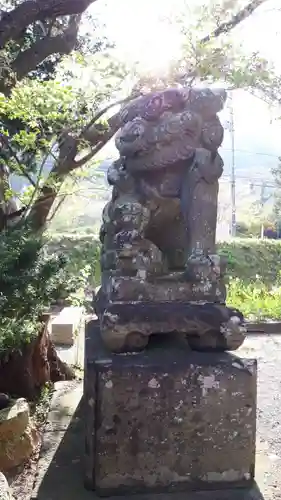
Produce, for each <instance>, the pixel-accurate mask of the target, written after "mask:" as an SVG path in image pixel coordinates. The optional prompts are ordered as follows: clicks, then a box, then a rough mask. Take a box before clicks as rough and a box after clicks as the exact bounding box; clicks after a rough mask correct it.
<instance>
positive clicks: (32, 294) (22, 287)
mask: <svg viewBox="0 0 281 500" xmlns="http://www.w3.org/2000/svg"><path fill="white" fill-rule="evenodd" d="M43 244H44V241H43V239H42V237H39V236H38V237H36V236H34V234H33V232H32V230H31V229H30V228H28V227H27V226H21V227H17V228H11V229H7V230H6V231H4V232H2V233H1V236H0V350H3V349H4V350H5V349H13V348H20V346H21V345H22V344H23V343H28V342H30V340H31V339H32V338H33V337H34V336H35V335H36V334H37V333H38V327H39V317H40V315H41V314H42V313H43V312H44V311H45V310H46V308H48V307H49V305H50V303H51V302H53V301H55V300H57V299H58V298H59V296H60V287H61V283H62V282H63V281H64V273H65V266H66V259H65V257H63V256H62V255H61V254H59V255H57V256H52V257H47V255H46V253H45V251H44V248H43Z"/></svg>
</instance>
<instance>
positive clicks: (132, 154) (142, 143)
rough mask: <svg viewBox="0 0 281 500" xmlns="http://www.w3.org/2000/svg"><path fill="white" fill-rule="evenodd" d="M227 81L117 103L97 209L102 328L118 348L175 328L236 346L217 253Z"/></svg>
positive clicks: (201, 342) (235, 315) (213, 345)
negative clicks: (103, 201)
mask: <svg viewBox="0 0 281 500" xmlns="http://www.w3.org/2000/svg"><path fill="white" fill-rule="evenodd" d="M225 101H226V93H225V91H224V90H212V89H197V88H176V89H173V88H171V89H167V90H164V91H161V92H153V93H150V94H147V95H145V96H142V97H139V98H136V99H135V100H133V101H132V102H130V103H129V104H127V105H125V106H124V107H123V109H121V111H120V123H121V128H120V130H119V132H118V134H117V137H116V147H117V149H118V151H119V153H120V158H119V159H118V160H117V161H115V162H114V163H113V164H112V165H111V167H110V168H109V171H108V182H109V184H110V185H112V186H113V190H112V199H111V201H110V202H109V203H108V204H107V205H106V207H105V208H104V212H103V224H102V227H101V232H100V239H101V242H102V252H101V268H102V285H101V289H100V291H99V293H98V296H97V297H96V312H97V314H98V316H99V318H100V324H101V332H102V336H103V338H104V340H105V342H106V343H107V345H108V346H109V347H110V348H111V349H112V350H114V351H117V352H118V351H126V350H132V349H133V350H135V349H137V348H143V347H144V346H145V345H146V344H147V342H148V339H149V335H151V334H154V333H168V332H169V333H170V332H180V333H183V334H185V335H187V336H188V341H189V344H190V346H191V347H192V348H195V349H222V350H225V349H236V348H237V347H238V346H239V345H241V343H242V342H243V339H244V331H245V328H244V326H243V317H242V315H241V313H239V312H238V311H236V310H233V309H230V308H227V307H226V306H225V299H226V293H225V286H224V283H223V268H224V265H223V263H222V262H221V261H220V258H219V257H218V256H217V255H216V253H215V235H216V219H217V199H218V180H219V178H220V176H221V174H222V172H223V161H222V158H221V157H220V155H219V154H218V148H219V147H220V146H221V144H222V140H223V127H222V125H221V123H220V120H219V118H218V115H217V114H218V113H219V112H220V111H221V110H222V109H223V106H224V103H225Z"/></svg>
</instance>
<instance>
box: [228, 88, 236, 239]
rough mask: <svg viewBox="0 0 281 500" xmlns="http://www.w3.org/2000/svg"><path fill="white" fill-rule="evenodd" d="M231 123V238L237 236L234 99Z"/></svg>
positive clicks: (231, 107)
mask: <svg viewBox="0 0 281 500" xmlns="http://www.w3.org/2000/svg"><path fill="white" fill-rule="evenodd" d="M229 109H230V123H229V131H230V134H231V236H232V237H233V238H234V237H235V236H236V179H235V141H234V132H235V130H234V110H233V103H232V98H231V99H230V104H229Z"/></svg>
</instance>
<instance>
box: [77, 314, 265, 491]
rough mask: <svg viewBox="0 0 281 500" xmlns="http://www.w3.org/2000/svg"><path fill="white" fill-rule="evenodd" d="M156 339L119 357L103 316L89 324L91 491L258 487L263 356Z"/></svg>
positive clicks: (88, 462) (87, 395)
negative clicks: (105, 334) (103, 331)
mask: <svg viewBox="0 0 281 500" xmlns="http://www.w3.org/2000/svg"><path fill="white" fill-rule="evenodd" d="M156 341H157V343H156ZM156 341H155V345H153V338H152V339H151V342H150V345H149V346H148V347H147V349H146V350H145V351H144V352H142V353H138V354H129V355H126V354H120V355H118V354H112V353H110V352H109V351H107V350H106V348H105V347H104V345H103V343H102V342H101V339H100V334H99V327H98V322H96V321H92V322H90V323H89V324H88V326H87V329H86V349H85V355H86V363H85V368H86V372H85V399H86V401H85V402H86V415H85V416H86V426H87V430H86V485H87V487H89V488H92V489H95V490H96V492H97V494H98V495H100V496H109V495H114V494H121V493H126V492H128V493H137V492H141V493H145V492H153V491H160V492H161V491H165V492H168V491H185V490H204V489H205V490H207V489H223V488H230V487H231V488H232V487H237V488H239V487H244V486H247V485H250V484H251V482H252V481H253V478H254V464H255V426H256V382H257V380H256V361H255V360H249V359H242V358H240V357H238V356H233V355H230V354H227V353H223V354H221V353H210V354H209V353H198V352H195V351H191V350H190V349H189V347H188V345H187V343H186V342H185V341H184V340H183V339H181V338H180V337H179V338H177V339H176V340H175V336H174V337H173V338H170V337H169V336H164V337H163V339H162V338H161V341H160V339H159V336H157V338H156Z"/></svg>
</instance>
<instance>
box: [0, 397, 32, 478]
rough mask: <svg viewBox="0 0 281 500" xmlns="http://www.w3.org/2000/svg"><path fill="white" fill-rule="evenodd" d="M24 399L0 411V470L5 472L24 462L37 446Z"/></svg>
mask: <svg viewBox="0 0 281 500" xmlns="http://www.w3.org/2000/svg"><path fill="white" fill-rule="evenodd" d="M39 440H40V437H39V433H38V431H37V429H36V428H35V426H34V424H33V422H32V420H31V417H30V414H29V405H28V403H27V401H26V400H25V399H18V400H17V401H14V402H12V404H11V406H10V407H8V408H5V409H3V410H1V411H0V443H1V446H0V470H1V471H3V472H7V471H9V470H10V469H12V468H13V467H16V466H17V465H20V464H21V463H23V462H25V461H26V460H27V459H28V458H29V457H30V456H31V454H32V453H33V452H34V450H35V448H36V447H37V446H38V444H39Z"/></svg>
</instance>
